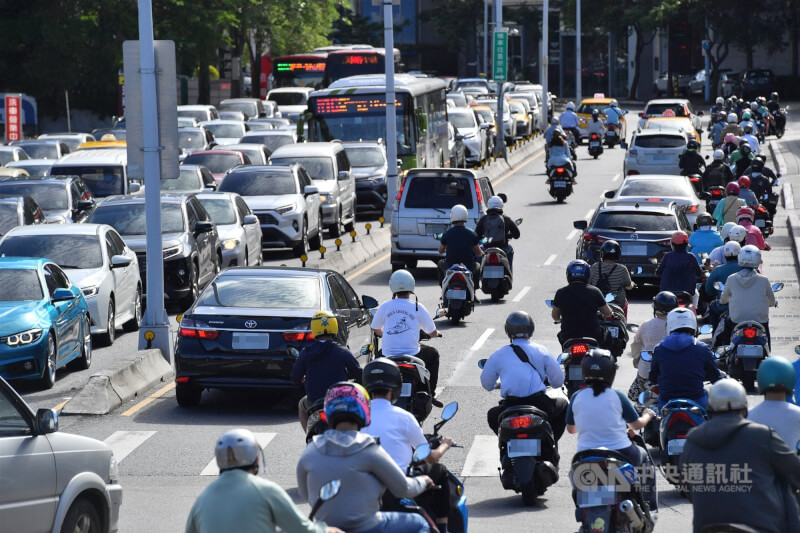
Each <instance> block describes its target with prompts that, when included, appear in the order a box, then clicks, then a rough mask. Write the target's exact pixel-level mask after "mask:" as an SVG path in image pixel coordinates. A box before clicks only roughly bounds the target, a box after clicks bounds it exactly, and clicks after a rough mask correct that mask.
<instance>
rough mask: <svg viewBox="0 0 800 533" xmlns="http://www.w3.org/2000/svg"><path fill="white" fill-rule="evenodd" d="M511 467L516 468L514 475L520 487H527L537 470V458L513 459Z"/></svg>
mask: <svg viewBox="0 0 800 533" xmlns="http://www.w3.org/2000/svg"><path fill="white" fill-rule="evenodd" d="M511 465H512V466H513V467H514V475H515V476H516V478H517V481H519V484H520V485H525V484H527V483H529V482H530V481H531V480H532V479H533V473H534V471H535V470H536V458H535V457H512V458H511Z"/></svg>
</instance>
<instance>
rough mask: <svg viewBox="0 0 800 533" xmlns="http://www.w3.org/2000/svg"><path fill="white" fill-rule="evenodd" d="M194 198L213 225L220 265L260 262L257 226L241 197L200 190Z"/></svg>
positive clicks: (245, 264)
mask: <svg viewBox="0 0 800 533" xmlns="http://www.w3.org/2000/svg"><path fill="white" fill-rule="evenodd" d="M197 199H198V200H200V203H201V204H203V207H205V208H206V211H207V212H208V214H209V216H210V217H211V220H213V221H214V223H216V225H217V232H218V233H219V240H220V242H221V243H222V265H221V266H222V268H228V267H232V266H253V265H260V264H261V262H262V259H261V258H262V254H261V226H260V225H259V222H258V217H257V216H255V215H254V214H253V212H252V211H251V210H250V207H249V206H248V205H247V203H246V202H245V201H244V200H243V199H242V197H241V196H239V195H238V194H236V193H233V192H204V193H200V194H198V195H197Z"/></svg>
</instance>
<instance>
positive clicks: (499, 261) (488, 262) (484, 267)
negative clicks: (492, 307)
mask: <svg viewBox="0 0 800 533" xmlns="http://www.w3.org/2000/svg"><path fill="white" fill-rule="evenodd" d="M514 223H515V224H516V225H517V226H519V225H520V224H522V219H521V218H518V219H517V220H515V221H514ZM481 249H482V250H483V259H481V270H480V273H481V290H482V291H483V292H484V293H485V294H489V295H491V298H492V301H493V302H497V301H499V300H501V299H502V298H503V296H505V295H506V294H508V293H509V292H511V287H512V285H513V282H514V275H513V273H512V271H511V263H509V261H508V256H507V255H506V252H505V250H503V249H502V248H499V247H493V246H492V241H491V239H486V238H484V239H483V240H482V241H481Z"/></svg>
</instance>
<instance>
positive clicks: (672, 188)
mask: <svg viewBox="0 0 800 533" xmlns="http://www.w3.org/2000/svg"><path fill="white" fill-rule="evenodd" d="M690 189H692V186H691V185H689V184H688V183H686V181H684V180H683V178H679V177H676V178H675V179H668V180H653V179H643V180H633V181H629V182H626V183H625V184H623V186H622V189H621V190H620V191H619V195H620V196H652V197H656V198H658V197H661V196H668V197H669V196H689V190H690Z"/></svg>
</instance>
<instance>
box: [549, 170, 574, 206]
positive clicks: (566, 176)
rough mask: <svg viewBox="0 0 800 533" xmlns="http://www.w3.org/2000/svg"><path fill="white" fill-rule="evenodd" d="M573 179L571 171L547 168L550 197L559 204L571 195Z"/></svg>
mask: <svg viewBox="0 0 800 533" xmlns="http://www.w3.org/2000/svg"><path fill="white" fill-rule="evenodd" d="M574 179H575V177H574V175H573V172H572V170H571V169H569V168H567V167H564V166H561V167H549V168H548V169H547V184H548V185H549V186H550V196H552V197H553V198H555V199H556V202H558V203H561V202H563V201H564V199H565V198H567V197H568V196H569V195H571V194H572V186H573V181H574Z"/></svg>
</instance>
